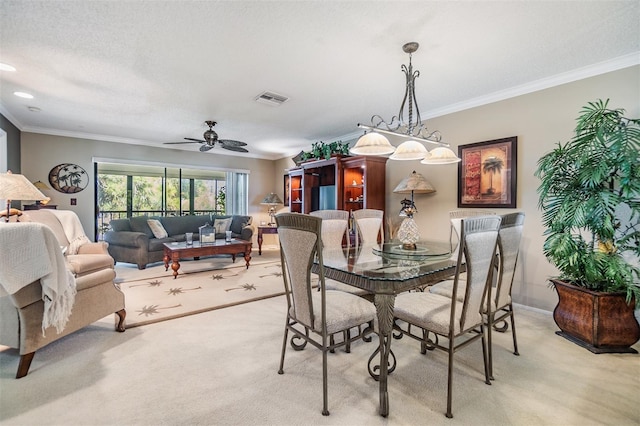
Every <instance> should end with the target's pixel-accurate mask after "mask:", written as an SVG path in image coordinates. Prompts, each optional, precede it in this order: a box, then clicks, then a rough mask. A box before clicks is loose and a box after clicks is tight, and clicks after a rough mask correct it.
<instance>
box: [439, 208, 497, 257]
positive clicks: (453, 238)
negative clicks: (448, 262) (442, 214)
mask: <svg viewBox="0 0 640 426" xmlns="http://www.w3.org/2000/svg"><path fill="white" fill-rule="evenodd" d="M494 214H496V213H495V212H494V211H491V210H482V209H474V210H451V211H450V212H449V221H450V223H451V225H450V227H449V244H450V246H451V259H454V260H455V259H457V258H458V248H459V247H460V222H461V221H462V219H464V218H465V217H475V216H490V215H494Z"/></svg>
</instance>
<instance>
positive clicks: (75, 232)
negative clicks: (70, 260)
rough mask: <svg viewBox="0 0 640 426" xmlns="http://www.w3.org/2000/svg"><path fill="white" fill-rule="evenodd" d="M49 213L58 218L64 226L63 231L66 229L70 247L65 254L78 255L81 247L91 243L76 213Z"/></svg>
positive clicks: (60, 211)
mask: <svg viewBox="0 0 640 426" xmlns="http://www.w3.org/2000/svg"><path fill="white" fill-rule="evenodd" d="M49 211H50V212H51V213H53V214H54V215H55V216H56V217H57V218H58V220H59V221H60V224H62V229H64V234H65V235H66V236H67V240H69V247H68V248H67V251H66V253H65V254H67V255H69V254H78V249H79V248H80V246H81V245H83V244H87V243H90V242H91V241H89V238H87V235H86V234H85V233H84V228H82V223H80V219H79V218H78V215H77V214H76V213H75V212H72V211H71V210H54V209H51V210H49Z"/></svg>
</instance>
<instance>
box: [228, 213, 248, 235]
mask: <svg viewBox="0 0 640 426" xmlns="http://www.w3.org/2000/svg"><path fill="white" fill-rule="evenodd" d="M248 225H251V216H240V215H236V216H233V220H232V221H231V232H233V233H234V234H242V228H244V227H245V226H248Z"/></svg>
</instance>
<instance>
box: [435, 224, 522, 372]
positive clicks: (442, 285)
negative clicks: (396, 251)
mask: <svg viewBox="0 0 640 426" xmlns="http://www.w3.org/2000/svg"><path fill="white" fill-rule="evenodd" d="M524 216H525V215H524V213H523V212H516V213H508V214H505V215H502V216H501V218H502V221H501V222H500V230H499V231H498V257H497V262H496V270H495V271H494V272H495V274H494V279H493V280H492V285H491V286H488V287H487V298H486V300H487V303H486V304H485V305H484V309H483V315H484V320H485V325H486V327H487V341H488V343H489V378H490V379H491V380H493V342H492V335H491V334H492V331H493V330H496V331H498V332H501V333H504V332H505V331H507V329H508V328H509V326H508V324H507V318H509V320H510V322H511V335H512V338H513V354H514V355H520V353H519V352H518V342H517V339H516V325H515V317H514V314H513V303H512V300H511V289H512V287H513V280H514V278H515V273H516V266H517V262H518V255H519V253H520V241H521V240H522V231H523V228H524ZM429 292H431V293H435V294H440V295H442V296H446V297H451V295H452V294H453V281H452V280H447V281H442V282H439V283H437V284H435V285H433V286H431V287H430V288H429ZM457 298H458V300H461V299H462V296H461V292H460V291H458V297H457ZM501 322H504V325H503V326H500V327H499V326H498V324H499V323H501Z"/></svg>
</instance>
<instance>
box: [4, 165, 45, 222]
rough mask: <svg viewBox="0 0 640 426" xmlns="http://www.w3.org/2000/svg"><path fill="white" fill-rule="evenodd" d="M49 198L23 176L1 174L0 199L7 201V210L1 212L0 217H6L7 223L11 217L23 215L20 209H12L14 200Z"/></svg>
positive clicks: (9, 172)
mask: <svg viewBox="0 0 640 426" xmlns="http://www.w3.org/2000/svg"><path fill="white" fill-rule="evenodd" d="M46 198H47V197H45V196H44V194H43V193H42V192H40V191H39V190H38V188H36V187H35V186H34V185H33V184H32V183H31V182H29V179H27V178H26V177H24V176H23V175H19V174H14V173H11V171H8V172H7V173H0V199H4V200H7V209H6V210H5V211H2V212H0V217H6V219H5V222H9V217H10V216H13V215H14V214H15V215H18V216H20V215H22V212H21V211H20V210H18V209H12V208H11V201H12V200H37V201H40V200H44V199H46Z"/></svg>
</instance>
